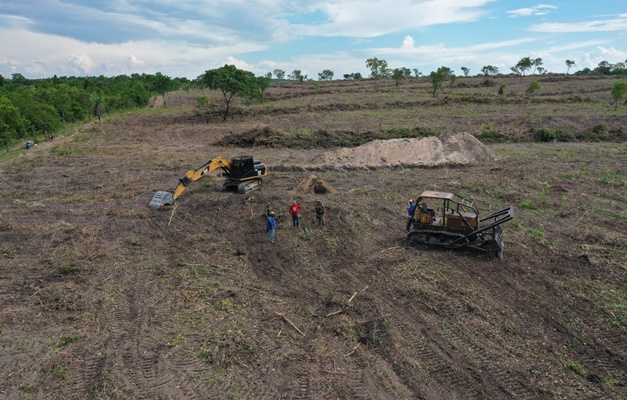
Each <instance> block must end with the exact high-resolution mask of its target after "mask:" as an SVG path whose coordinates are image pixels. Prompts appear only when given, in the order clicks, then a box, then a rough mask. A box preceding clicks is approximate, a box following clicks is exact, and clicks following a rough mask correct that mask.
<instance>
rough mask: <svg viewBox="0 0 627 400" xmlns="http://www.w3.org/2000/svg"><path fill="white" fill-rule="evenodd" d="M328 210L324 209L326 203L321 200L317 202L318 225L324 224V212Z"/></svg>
mask: <svg viewBox="0 0 627 400" xmlns="http://www.w3.org/2000/svg"><path fill="white" fill-rule="evenodd" d="M325 213H326V210H325V209H324V205H323V204H322V202H321V201H320V200H318V201H317V202H316V219H317V220H318V225H320V226H324V214H325Z"/></svg>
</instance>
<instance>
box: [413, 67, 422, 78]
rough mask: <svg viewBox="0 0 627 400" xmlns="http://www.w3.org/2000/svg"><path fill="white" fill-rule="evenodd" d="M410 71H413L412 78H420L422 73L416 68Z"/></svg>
mask: <svg viewBox="0 0 627 400" xmlns="http://www.w3.org/2000/svg"><path fill="white" fill-rule="evenodd" d="M412 71H414V76H415V77H416V78H419V77H421V76H422V72H420V71H418V68H414V69H413V70H412Z"/></svg>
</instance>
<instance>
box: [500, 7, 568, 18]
mask: <svg viewBox="0 0 627 400" xmlns="http://www.w3.org/2000/svg"><path fill="white" fill-rule="evenodd" d="M556 9H557V7H556V6H551V5H548V4H538V5H537V6H533V7H529V8H519V9H517V10H512V11H507V13H508V14H510V17H512V18H515V17H529V16H532V15H535V16H538V15H546V14H548V13H549V11H550V10H556Z"/></svg>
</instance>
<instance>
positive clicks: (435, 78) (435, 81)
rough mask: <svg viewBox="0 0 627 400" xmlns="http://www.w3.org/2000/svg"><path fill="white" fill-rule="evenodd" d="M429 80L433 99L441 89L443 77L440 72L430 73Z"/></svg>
mask: <svg viewBox="0 0 627 400" xmlns="http://www.w3.org/2000/svg"><path fill="white" fill-rule="evenodd" d="M429 78H430V79H431V86H432V87H433V97H435V95H436V93H437V90H438V89H442V83H443V82H444V75H443V74H442V72H441V71H439V70H438V71H431V74H429Z"/></svg>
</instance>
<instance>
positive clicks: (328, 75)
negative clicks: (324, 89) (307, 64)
mask: <svg viewBox="0 0 627 400" xmlns="http://www.w3.org/2000/svg"><path fill="white" fill-rule="evenodd" d="M331 79H333V71H331V70H330V69H325V70H324V71H322V72H319V73H318V80H320V81H330V80H331Z"/></svg>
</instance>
